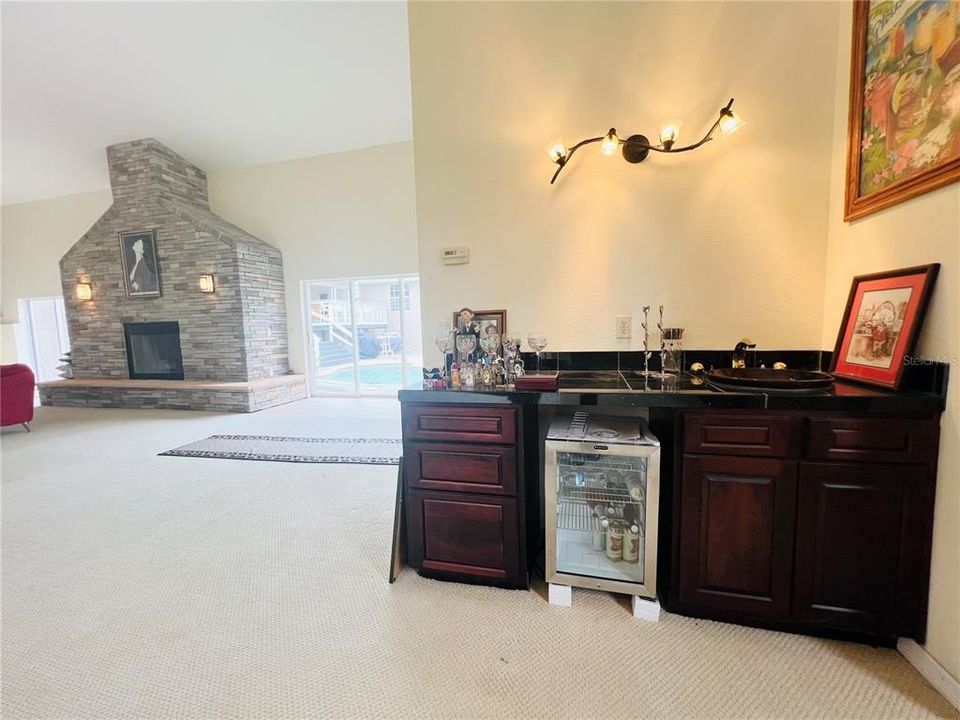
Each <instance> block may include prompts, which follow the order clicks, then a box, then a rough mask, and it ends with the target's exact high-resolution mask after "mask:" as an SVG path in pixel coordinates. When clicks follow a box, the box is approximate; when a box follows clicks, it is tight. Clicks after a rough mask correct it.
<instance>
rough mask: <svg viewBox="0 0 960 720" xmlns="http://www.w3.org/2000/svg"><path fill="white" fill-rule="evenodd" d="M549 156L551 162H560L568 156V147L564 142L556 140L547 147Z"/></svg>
mask: <svg viewBox="0 0 960 720" xmlns="http://www.w3.org/2000/svg"><path fill="white" fill-rule="evenodd" d="M547 155H549V156H550V160H551V161H553V162H560V161H561V160H563V159H564V158H565V157H566V156H567V146H566V145H564V144H563V140H554V141H553V142H552V143H550V144H549V145H548V146H547Z"/></svg>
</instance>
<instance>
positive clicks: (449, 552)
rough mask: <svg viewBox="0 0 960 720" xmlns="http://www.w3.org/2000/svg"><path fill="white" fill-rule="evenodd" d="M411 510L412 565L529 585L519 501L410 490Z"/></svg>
mask: <svg viewBox="0 0 960 720" xmlns="http://www.w3.org/2000/svg"><path fill="white" fill-rule="evenodd" d="M407 505H408V507H407V511H408V515H407V519H408V522H409V533H410V534H409V543H408V547H409V552H410V563H411V565H413V566H414V567H417V568H419V569H421V570H426V571H428V572H429V573H431V574H436V575H441V576H442V575H444V574H449V575H454V576H456V575H467V576H473V577H476V578H478V579H486V580H488V581H492V582H497V583H498V584H501V583H502V584H513V585H517V586H522V585H524V580H523V578H522V577H521V569H520V518H519V510H518V505H517V501H516V499H514V498H501V497H493V496H490V495H487V496H483V495H466V494H463V493H441V492H432V491H423V490H411V491H410V492H409V493H408V503H407Z"/></svg>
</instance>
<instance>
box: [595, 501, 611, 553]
mask: <svg viewBox="0 0 960 720" xmlns="http://www.w3.org/2000/svg"><path fill="white" fill-rule="evenodd" d="M593 514H594V518H593V549H594V550H603V549H604V548H605V547H606V542H607V528H608V527H609V526H610V521H609V520H607V516H606V515H604V514H603V510H601V509H600V506H599V505H597V506H596V507H595V508H594V509H593Z"/></svg>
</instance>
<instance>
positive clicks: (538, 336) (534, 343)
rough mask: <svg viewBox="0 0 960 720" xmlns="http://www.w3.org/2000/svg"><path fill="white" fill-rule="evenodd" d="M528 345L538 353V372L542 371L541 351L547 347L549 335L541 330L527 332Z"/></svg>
mask: <svg viewBox="0 0 960 720" xmlns="http://www.w3.org/2000/svg"><path fill="white" fill-rule="evenodd" d="M527 345H529V346H530V349H531V350H533V351H534V352H535V353H536V354H537V373H539V372H540V353H541V352H543V350H544V348H546V347H547V336H546V334H544V333H541V332H532V333H527Z"/></svg>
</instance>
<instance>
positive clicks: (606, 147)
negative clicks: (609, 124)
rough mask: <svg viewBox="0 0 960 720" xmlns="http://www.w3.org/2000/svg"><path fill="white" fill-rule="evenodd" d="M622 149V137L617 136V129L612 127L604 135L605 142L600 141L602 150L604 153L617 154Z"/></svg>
mask: <svg viewBox="0 0 960 720" xmlns="http://www.w3.org/2000/svg"><path fill="white" fill-rule="evenodd" d="M619 149H620V138H618V137H617V131H616V130H614V129H613V128H610V132H608V133H607V134H606V135H604V136H603V142H601V143H600V152H602V153H603V154H604V155H616V154H617V150H619Z"/></svg>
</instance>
